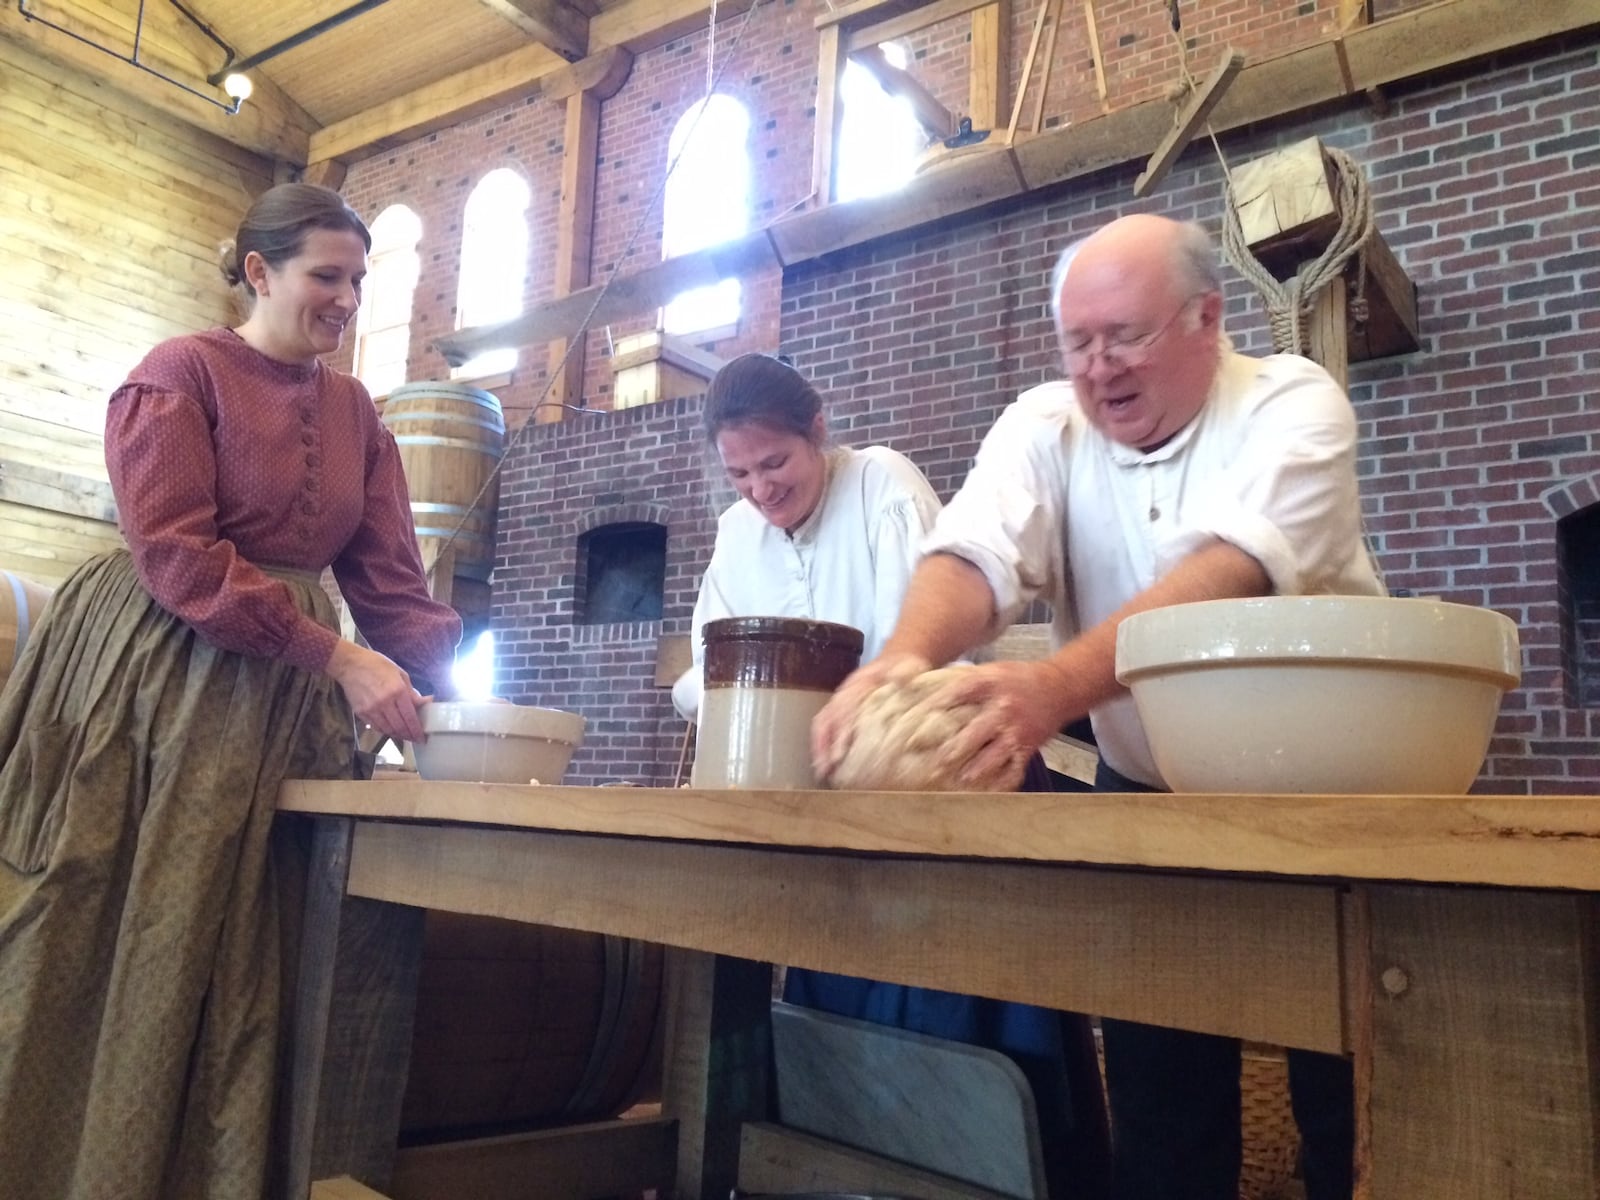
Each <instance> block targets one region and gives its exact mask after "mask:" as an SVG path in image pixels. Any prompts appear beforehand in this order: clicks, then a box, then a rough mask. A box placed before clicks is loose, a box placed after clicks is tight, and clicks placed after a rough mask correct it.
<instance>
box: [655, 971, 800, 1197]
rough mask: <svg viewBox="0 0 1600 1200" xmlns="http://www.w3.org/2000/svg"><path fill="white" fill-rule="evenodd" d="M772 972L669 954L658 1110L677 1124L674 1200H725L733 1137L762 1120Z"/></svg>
mask: <svg viewBox="0 0 1600 1200" xmlns="http://www.w3.org/2000/svg"><path fill="white" fill-rule="evenodd" d="M771 1008H772V968H771V966H769V965H768V964H766V963H758V962H750V961H748V960H746V959H741V958H725V957H723V956H721V955H716V954H705V953H699V952H696V951H691V950H676V949H675V950H671V951H669V953H668V956H667V1022H668V1024H667V1048H666V1068H665V1078H664V1080H663V1082H662V1097H661V1111H662V1115H663V1116H666V1117H673V1118H676V1119H677V1122H678V1180H677V1188H676V1191H675V1193H674V1194H675V1195H676V1197H677V1200H725V1197H727V1195H728V1194H729V1192H730V1191H732V1189H733V1187H734V1184H735V1183H736V1182H737V1181H738V1173H739V1136H740V1130H741V1129H742V1128H743V1126H744V1123H745V1122H746V1121H761V1120H765V1119H766V1116H767V1109H768V1106H769V1105H768V1093H769V1090H770V1080H769V1078H768V1074H769V1072H768V1063H769V1062H770V1061H771V1058H772V1032H771V1025H770V1019H771V1018H770V1014H771Z"/></svg>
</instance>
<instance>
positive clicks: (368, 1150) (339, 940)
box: [279, 817, 423, 1200]
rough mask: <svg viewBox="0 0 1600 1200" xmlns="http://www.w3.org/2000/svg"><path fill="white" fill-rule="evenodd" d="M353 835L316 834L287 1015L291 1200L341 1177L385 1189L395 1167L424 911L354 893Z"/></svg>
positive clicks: (321, 828)
mask: <svg viewBox="0 0 1600 1200" xmlns="http://www.w3.org/2000/svg"><path fill="white" fill-rule="evenodd" d="M352 825H353V822H351V821H350V820H348V819H346V818H336V817H319V818H317V819H316V820H315V821H314V822H313V823H312V827H311V835H310V839H309V840H310V863H309V869H308V871H307V875H306V880H305V893H304V900H305V903H304V909H303V911H302V912H301V913H300V918H301V921H300V924H301V928H300V930H299V962H298V971H297V972H296V975H295V980H294V993H293V994H294V1001H293V1010H292V1012H291V1013H290V1014H289V1030H290V1033H289V1076H288V1079H287V1080H286V1081H285V1085H284V1096H283V1102H284V1104H285V1105H286V1106H287V1111H288V1118H287V1125H288V1137H289V1147H288V1151H287V1154H286V1159H285V1161H284V1162H283V1163H282V1164H281V1170H280V1172H279V1184H280V1187H281V1189H282V1190H281V1191H280V1192H279V1195H280V1196H281V1197H282V1198H283V1200H302V1198H303V1197H305V1196H306V1195H307V1193H308V1191H309V1190H310V1187H311V1183H312V1181H313V1180H319V1179H330V1178H334V1177H337V1176H340V1175H349V1176H352V1177H354V1178H355V1179H357V1180H360V1181H361V1182H362V1183H365V1184H367V1185H368V1186H370V1187H375V1188H377V1189H379V1190H380V1191H382V1190H383V1189H385V1188H387V1187H388V1184H389V1174H390V1171H391V1170H392V1169H393V1166H394V1154H395V1146H396V1143H397V1140H398V1137H399V1132H400V1100H401V1097H402V1096H403V1095H404V1093H405V1086H406V1073H407V1070H408V1067H409V1065H410V1059H411V1019H412V1012H413V1010H414V1009H415V1007H416V998H417V974H418V970H419V968H420V966H421V962H422V916H423V910H422V909H420V908H411V907H408V906H406V905H400V904H388V903H385V902H382V901H376V900H362V899H355V898H351V897H348V896H346V895H345V882H346V878H347V874H348V871H349V867H350V838H351V829H352ZM291 902H292V898H291Z"/></svg>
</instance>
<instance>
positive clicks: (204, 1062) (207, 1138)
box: [0, 551, 355, 1200]
mask: <svg viewBox="0 0 1600 1200" xmlns="http://www.w3.org/2000/svg"><path fill="white" fill-rule="evenodd" d="M272 573H273V574H275V575H277V576H278V577H279V578H280V579H282V581H283V582H284V584H285V586H287V587H288V588H289V589H290V591H291V592H292V593H293V594H294V595H295V597H296V601H297V603H298V604H299V606H300V608H301V611H303V612H306V613H310V614H313V615H314V616H315V617H316V618H317V619H318V620H320V621H322V622H323V623H324V624H329V625H331V624H332V623H333V612H332V606H331V604H330V602H329V600H328V598H327V596H326V595H324V593H323V592H322V590H321V588H320V587H318V586H317V584H316V582H315V580H314V579H313V578H311V577H309V576H307V575H305V574H303V573H294V572H272ZM354 749H355V746H354V728H353V720H352V717H351V713H350V709H349V706H348V704H347V702H346V701H345V699H344V696H343V693H342V692H341V691H340V689H339V688H338V687H337V685H335V684H334V683H333V681H332V680H331V679H329V678H328V677H327V676H325V675H320V674H312V673H309V672H306V671H303V670H300V669H298V668H294V667H290V666H287V665H285V664H283V663H280V662H277V661H274V660H269V659H259V658H251V657H247V656H244V655H240V654H236V653H232V652H229V651H224V650H219V649H217V648H215V647H213V646H211V645H210V644H208V643H207V642H205V641H204V640H202V639H201V638H200V637H199V636H198V635H197V634H196V633H195V632H194V631H193V630H192V629H191V628H190V627H189V626H187V625H185V624H184V623H183V622H181V621H179V620H178V619H177V618H176V617H174V616H172V615H171V614H170V613H168V612H166V611H165V610H164V609H162V608H161V607H160V606H159V605H157V604H156V603H155V602H154V600H152V599H151V597H150V595H149V594H148V593H147V592H146V591H145V590H144V588H143V587H142V585H141V584H140V583H139V581H138V578H137V575H136V574H135V572H134V569H133V564H132V560H131V558H130V557H129V555H128V554H127V552H126V551H118V552H114V553H111V554H107V555H103V556H101V557H100V558H97V559H95V560H93V561H91V562H89V563H87V564H85V566H84V567H82V568H81V569H80V570H79V571H78V572H76V573H75V574H74V575H73V577H72V578H71V579H69V580H68V581H67V582H66V583H65V584H64V585H63V586H62V587H61V588H60V589H59V590H58V591H57V592H56V594H55V596H54V597H53V598H52V600H51V602H50V604H49V606H48V607H47V608H46V610H45V613H44V616H43V618H42V620H41V621H40V623H39V625H38V626H37V628H36V630H35V632H34V635H33V636H32V637H31V638H30V639H29V642H28V646H27V650H26V652H25V654H24V656H23V658H22V661H21V662H20V663H19V664H18V666H17V669H16V671H15V672H14V673H13V675H12V677H11V679H10V680H9V682H8V683H7V685H6V689H5V692H4V694H3V696H0V1181H4V1182H3V1184H0V1189H3V1193H4V1196H5V1200H261V1197H262V1196H263V1195H264V1194H265V1192H266V1190H267V1187H268V1173H269V1169H270V1167H271V1165H272V1162H273V1160H274V1158H281V1155H275V1154H274V1152H273V1145H274V1142H275V1137H274V1133H273V1125H274V1112H275V1107H276V1099H275V1096H274V1088H275V1086H276V1085H277V1080H278V1079H279V1078H280V1074H281V1073H280V1071H279V1061H280V1055H281V1054H282V1048H281V1045H280V1037H279V1023H280V1010H281V1009H282V1007H283V996H284V994H285V993H286V989H287V988H288V986H289V983H290V980H289V979H288V975H287V972H285V971H284V970H282V969H281V967H282V963H283V962H284V961H285V960H286V959H287V958H288V956H289V954H290V953H292V951H293V949H294V947H295V946H296V945H297V942H298V938H297V936H296V932H295V931H296V930H297V928H298V923H299V918H300V911H299V907H298V894H297V889H298V886H299V885H300V882H301V878H302V877H303V872H304V838H305V833H304V830H303V829H302V828H301V827H300V823H297V822H290V821H284V822H280V823H279V825H278V827H277V828H276V830H275V829H274V820H273V817H274V809H275V805H276V801H277V795H278V790H279V786H280V784H281V783H282V782H283V781H284V780H285V779H287V778H324V779H328V778H340V777H348V775H349V774H350V772H351V767H352V762H353V760H354ZM280 895H285V896H289V897H292V898H293V900H294V902H293V903H283V902H282V901H281V900H280ZM289 961H292V959H289Z"/></svg>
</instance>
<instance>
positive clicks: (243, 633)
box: [106, 384, 338, 671]
mask: <svg viewBox="0 0 1600 1200" xmlns="http://www.w3.org/2000/svg"><path fill="white" fill-rule="evenodd" d="M106 466H107V468H108V470H109V472H110V475H111V487H112V491H113V493H114V494H115V496H116V499H117V511H118V514H119V518H120V521H121V525H122V533H123V536H124V537H125V538H126V539H127V542H128V548H129V550H130V551H131V552H132V555H133V560H134V566H135V569H136V570H137V571H138V573H139V578H140V581H141V582H143V584H144V585H145V587H146V588H148V589H149V591H150V594H151V595H152V596H153V597H154V598H155V600H156V602H157V603H158V604H160V605H161V607H163V608H164V609H166V610H167V611H168V612H170V613H172V614H173V615H174V616H176V617H178V618H179V619H180V620H182V621H184V622H185V623H186V624H188V625H190V626H191V627H193V628H194V629H195V630H196V631H197V632H198V633H199V634H200V635H201V636H202V637H204V638H205V639H206V640H207V641H208V642H210V643H212V644H213V645H215V646H219V647H221V648H222V649H224V650H233V651H237V652H239V653H243V654H250V655H255V656H257V657H263V658H281V659H283V660H284V661H286V662H290V663H293V664H294V665H296V666H299V667H303V668H305V669H307V670H313V671H320V670H322V669H323V668H324V667H326V665H327V662H328V658H329V656H330V655H332V653H333V648H334V646H335V644H336V643H337V642H338V634H336V633H334V632H333V631H332V630H329V629H325V628H323V627H322V626H320V625H318V624H317V622H316V621H314V620H312V619H311V618H309V617H307V616H303V615H302V614H300V613H299V612H298V611H297V610H296V608H295V605H294V601H293V599H292V598H291V596H290V593H289V589H288V588H287V587H285V586H284V585H283V584H281V583H279V582H277V581H276V580H274V579H272V578H270V577H269V576H268V575H266V574H265V573H264V572H263V571H261V570H260V569H259V568H257V567H256V566H255V565H254V564H253V563H251V562H249V561H247V560H246V559H245V558H244V557H243V556H242V555H241V554H240V553H239V550H238V547H236V546H235V544H234V543H233V542H232V541H230V540H229V539H228V538H226V537H224V536H222V534H221V532H220V531H219V528H218V521H217V512H218V497H217V478H218V464H217V456H216V452H215V447H214V444H213V441H212V434H211V425H210V419H209V416H208V413H207V412H206V410H205V408H204V407H203V405H202V403H201V402H200V401H199V400H198V399H197V398H195V397H193V396H189V395H183V394H180V393H178V392H174V391H167V390H161V389H158V388H154V387H149V386H143V385H139V384H128V385H124V386H123V387H122V388H120V389H118V391H117V392H116V394H115V395H114V396H113V397H112V399H111V404H110V406H109V408H108V409H107V412H106Z"/></svg>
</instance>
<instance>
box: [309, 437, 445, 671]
mask: <svg viewBox="0 0 1600 1200" xmlns="http://www.w3.org/2000/svg"><path fill="white" fill-rule="evenodd" d="M374 423H376V421H375V422H374ZM367 462H368V466H367V473H366V491H365V503H364V504H363V505H362V510H361V522H360V524H359V525H358V526H357V528H356V531H355V533H354V534H353V535H352V536H351V538H350V540H349V541H348V542H347V543H346V544H345V547H344V549H343V551H342V552H341V553H340V555H339V557H338V558H337V559H335V560H334V562H333V575H334V578H335V579H337V580H338V582H339V590H340V592H341V593H342V594H343V595H344V598H345V602H346V603H347V604H349V605H350V613H351V615H352V616H353V617H354V618H355V622H356V626H357V627H358V628H359V629H360V630H361V632H362V634H363V635H364V636H365V637H366V639H367V642H368V643H369V644H370V645H371V646H372V648H373V649H375V650H378V651H380V652H381V653H383V654H387V655H388V656H389V657H390V658H392V659H394V661H395V662H397V663H399V664H400V666H401V667H403V668H404V669H405V670H406V671H407V673H409V674H410V675H411V676H412V682H413V684H415V685H416V686H417V687H419V688H421V689H423V690H425V691H431V692H433V693H435V694H437V695H440V696H448V695H453V694H454V688H453V685H452V683H451V679H450V668H451V664H452V662H453V661H454V658H455V650H456V646H457V644H458V643H459V642H460V641H461V618H460V617H459V616H457V615H456V613H455V610H454V609H452V608H450V606H449V605H446V604H440V603H439V602H438V601H436V600H434V599H433V598H432V597H431V596H429V594H428V584H427V577H426V575H425V574H424V567H423V563H422V555H421V552H420V551H419V550H418V549H417V540H416V536H415V533H414V532H413V529H412V524H411V501H410V496H409V494H408V493H407V490H406V480H405V473H404V471H403V469H402V467H401V463H400V452H399V448H398V447H397V446H396V445H395V440H394V435H393V434H391V433H390V432H389V431H388V430H387V429H385V428H383V427H382V426H381V425H380V426H378V427H377V429H376V430H374V431H373V433H372V436H371V440H370V442H369V443H368V453H367Z"/></svg>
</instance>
